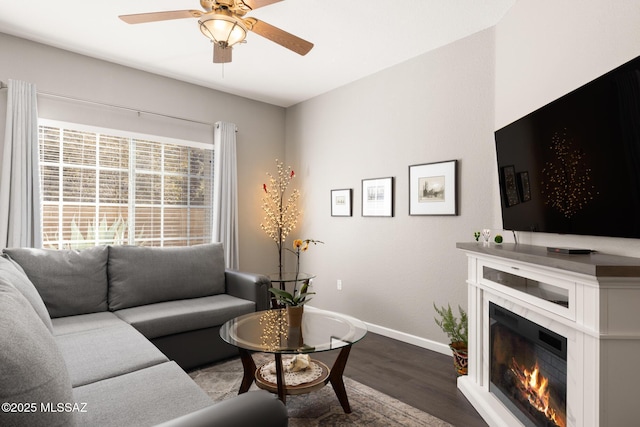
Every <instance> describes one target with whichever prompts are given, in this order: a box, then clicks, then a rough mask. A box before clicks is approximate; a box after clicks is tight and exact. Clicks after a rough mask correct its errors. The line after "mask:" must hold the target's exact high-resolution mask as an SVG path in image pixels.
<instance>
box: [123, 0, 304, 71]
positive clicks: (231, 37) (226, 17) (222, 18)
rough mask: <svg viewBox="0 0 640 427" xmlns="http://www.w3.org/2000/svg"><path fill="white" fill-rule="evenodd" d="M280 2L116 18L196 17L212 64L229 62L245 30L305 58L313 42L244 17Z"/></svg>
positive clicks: (227, 3) (228, 0)
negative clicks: (210, 48) (209, 44)
mask: <svg viewBox="0 0 640 427" xmlns="http://www.w3.org/2000/svg"><path fill="white" fill-rule="evenodd" d="M280 1H282V0H200V6H202V8H203V9H204V11H201V10H172V11H166V12H151V13H138V14H134V15H120V16H119V18H120V19H122V20H123V21H124V22H126V23H128V24H142V23H146V22H156V21H167V20H171V19H182V18H198V24H200V31H201V32H202V34H204V35H205V36H206V37H208V38H209V39H211V41H212V42H213V62H215V63H226V62H231V49H232V47H233V45H235V44H237V43H240V42H242V41H244V39H245V37H246V36H247V31H253V32H254V33H256V34H259V35H261V36H262V37H265V38H267V39H269V40H271V41H272V42H275V43H278V44H279V45H280V46H283V47H285V48H287V49H289V50H292V51H293V52H296V53H297V54H299V55H306V54H307V53H308V52H309V51H310V50H311V48H312V47H313V43H310V42H308V41H306V40H303V39H301V38H300V37H297V36H294V35H293V34H290V33H288V32H286V31H284V30H281V29H280V28H277V27H274V26H273V25H270V24H267V23H266V22H264V21H259V20H257V19H256V18H244V15H246V14H247V13H249V12H251V11H252V10H255V9H258V8H260V7H264V6H268V5H270V4H273V3H278V2H280Z"/></svg>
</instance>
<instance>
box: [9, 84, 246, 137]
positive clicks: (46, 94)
mask: <svg viewBox="0 0 640 427" xmlns="http://www.w3.org/2000/svg"><path fill="white" fill-rule="evenodd" d="M7 88H8V86H7V85H6V84H5V83H4V82H3V81H1V80H0V89H7ZM38 95H43V96H48V97H50V98H60V99H65V100H68V101H74V102H81V103H85V104H93V105H99V106H101V107H109V108H116V109H119V110H125V111H131V112H134V113H138V115H140V114H148V115H151V116H158V117H165V118H168V119H175V120H182V121H184V122H191V123H196V124H200V125H206V126H211V127H214V126H215V124H213V123H207V122H201V121H198V120H192V119H187V118H184V117H178V116H170V115H168V114H162V113H155V112H153V111H144V110H138V109H135V108H129V107H123V106H122V105H113V104H106V103H104V102H97V101H90V100H87V99H80V98H73V97H71V96H65V95H58V94H55V93H48V92H40V91H38ZM236 132H238V127H237V126H236Z"/></svg>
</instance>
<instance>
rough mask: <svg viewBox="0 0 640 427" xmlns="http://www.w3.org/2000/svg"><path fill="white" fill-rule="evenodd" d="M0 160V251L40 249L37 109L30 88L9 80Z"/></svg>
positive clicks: (22, 83)
mask: <svg viewBox="0 0 640 427" xmlns="http://www.w3.org/2000/svg"><path fill="white" fill-rule="evenodd" d="M7 90H8V93H7V119H6V124H5V135H4V149H3V150H2V157H1V158H0V248H4V247H35V248H39V247H42V226H41V224H42V213H41V203H40V169H39V166H38V108H37V101H36V87H35V85H33V84H30V83H26V82H22V81H18V80H9V82H8V89H7Z"/></svg>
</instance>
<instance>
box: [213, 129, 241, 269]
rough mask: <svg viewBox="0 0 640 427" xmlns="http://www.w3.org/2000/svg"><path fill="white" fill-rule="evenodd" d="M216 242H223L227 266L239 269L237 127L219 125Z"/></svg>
mask: <svg viewBox="0 0 640 427" xmlns="http://www.w3.org/2000/svg"><path fill="white" fill-rule="evenodd" d="M213 139H214V143H215V148H214V149H215V151H214V156H215V161H214V178H213V181H214V183H213V184H214V192H213V241H214V242H222V246H223V247H224V252H225V253H224V259H225V263H226V267H227V268H229V269H233V270H237V269H238V268H239V264H240V262H239V259H238V258H239V251H238V173H237V169H238V168H237V157H236V125H235V124H233V123H225V122H217V123H216V125H215V131H214V138H213Z"/></svg>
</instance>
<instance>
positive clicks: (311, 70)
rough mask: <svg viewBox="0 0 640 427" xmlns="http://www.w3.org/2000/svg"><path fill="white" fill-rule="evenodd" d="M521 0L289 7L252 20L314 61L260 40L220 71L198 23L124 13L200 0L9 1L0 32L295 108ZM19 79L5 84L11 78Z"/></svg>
mask: <svg viewBox="0 0 640 427" xmlns="http://www.w3.org/2000/svg"><path fill="white" fill-rule="evenodd" d="M515 1H516V0H404V1H396V2H389V1H383V0H351V1H338V0H285V1H281V2H279V3H274V4H271V5H269V6H265V7H263V8H259V9H257V10H255V11H252V12H250V13H248V14H247V17H255V18H257V19H259V20H261V21H265V22H267V23H269V24H272V25H275V26H277V27H279V28H281V29H283V30H285V31H287V32H290V33H292V34H295V35H297V36H298V37H301V38H303V39H305V40H308V41H310V42H312V43H314V45H315V46H314V48H313V49H312V50H311V52H309V53H308V54H307V55H306V56H300V55H298V54H296V53H293V52H291V51H289V50H287V49H285V48H283V47H281V46H279V45H277V44H275V43H273V42H271V41H269V40H267V39H265V38H263V37H261V36H259V35H257V34H254V33H249V35H248V36H247V40H246V43H244V44H241V45H238V46H236V47H234V50H233V62H232V63H229V64H214V63H213V62H212V56H213V55H212V46H211V44H210V42H209V41H208V39H207V38H205V37H204V36H203V35H202V34H201V33H200V30H199V29H198V23H197V20H196V19H193V18H187V19H179V20H173V21H163V22H153V23H145V24H137V25H129V24H126V23H124V22H122V21H121V20H120V19H118V15H125V14H134V13H145V12H156V11H168V10H181V9H196V10H201V7H200V4H199V1H198V0H108V1H99V2H87V1H86V0H54V1H24V0H21V1H8V0H6V1H3V2H1V3H0V32H3V33H6V34H11V35H15V36H18V37H22V38H25V39H29V40H34V41H37V42H41V43H44V44H48V45H51V46H55V47H59V48H63V49H66V50H69V51H72V52H77V53H80V54H84V55H88V56H91V57H95V58H99V59H104V60H107V61H111V62H115V63H118V64H122V65H126V66H130V67H133V68H137V69H140V70H144V71H149V72H152V73H155V74H159V75H163V76H167V77H172V78H175V79H179V80H183V81H186V82H190V83H194V84H197V85H201V86H205V87H209V88H212V89H217V90H221V91H224V92H228V93H232V94H235V95H240V96H244V97H247V98H251V99H255V100H259V101H264V102H267V103H270V104H274V105H279V106H283V107H288V106H290V105H293V104H296V103H298V102H301V101H304V100H307V99H309V98H312V97H314V96H316V95H319V94H322V93H324V92H327V91H329V90H332V89H334V88H337V87H340V86H343V85H345V84H347V83H350V82H352V81H355V80H358V79H360V78H362V77H365V76H368V75H370V74H373V73H375V72H377V71H380V70H383V69H385V68H388V67H391V66H393V65H395V64H398V63H400V62H403V61H406V60H408V59H410V58H413V57H415V56H418V55H421V54H423V53H425V52H428V51H430V50H433V49H435V48H438V47H440V46H444V45H446V44H449V43H451V42H453V41H455V40H458V39H461V38H464V37H466V36H468V35H470V34H473V33H475V32H478V31H481V30H483V29H485V28H488V27H491V26H493V25H495V24H496V23H497V22H498V21H499V20H500V18H502V16H503V15H504V14H505V13H506V11H507V10H508V9H509V8H510V7H511V6H512V5H513V4H514V3H515ZM8 77H9V76H0V78H8Z"/></svg>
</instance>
